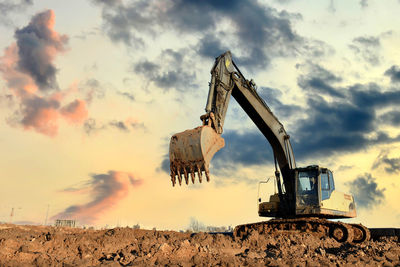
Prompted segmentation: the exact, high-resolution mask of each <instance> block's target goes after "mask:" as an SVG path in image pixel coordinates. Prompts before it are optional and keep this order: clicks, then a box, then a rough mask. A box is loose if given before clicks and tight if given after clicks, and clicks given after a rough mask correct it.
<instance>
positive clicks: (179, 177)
mask: <svg viewBox="0 0 400 267" xmlns="http://www.w3.org/2000/svg"><path fill="white" fill-rule="evenodd" d="M178 181H179V185H182V176H181V172H180V171H179V169H178Z"/></svg>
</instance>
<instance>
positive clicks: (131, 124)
mask: <svg viewBox="0 0 400 267" xmlns="http://www.w3.org/2000/svg"><path fill="white" fill-rule="evenodd" d="M110 127H111V128H113V129H117V130H119V131H121V132H125V133H129V132H131V131H132V130H143V131H147V127H146V125H145V124H144V123H143V122H139V121H138V120H136V119H134V118H131V117H129V118H127V119H125V121H122V120H111V121H108V122H103V123H99V122H98V121H97V120H96V119H94V118H89V119H87V120H85V122H84V124H83V129H84V131H85V132H86V134H87V135H91V134H94V133H97V132H99V131H102V130H106V129H110Z"/></svg>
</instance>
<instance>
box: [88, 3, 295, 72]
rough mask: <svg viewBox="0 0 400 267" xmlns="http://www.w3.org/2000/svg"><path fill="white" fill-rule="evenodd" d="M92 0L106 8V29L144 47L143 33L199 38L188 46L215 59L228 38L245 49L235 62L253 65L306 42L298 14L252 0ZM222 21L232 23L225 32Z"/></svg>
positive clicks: (118, 38)
mask: <svg viewBox="0 0 400 267" xmlns="http://www.w3.org/2000/svg"><path fill="white" fill-rule="evenodd" d="M93 2H94V3H96V4H98V5H100V6H101V7H102V17H103V22H104V25H103V28H104V30H105V32H106V33H107V34H108V36H109V37H110V38H111V40H113V41H115V42H122V43H125V44H126V45H128V46H136V47H143V46H145V40H144V37H143V36H144V34H146V35H151V36H153V37H156V36H157V35H161V34H163V33H164V32H167V31H168V32H173V34H179V35H183V36H193V37H195V38H196V39H198V43H197V44H194V45H193V44H188V46H187V47H186V48H192V47H195V48H196V50H199V53H200V54H202V55H207V56H212V57H215V56H217V55H216V53H217V51H220V52H221V51H222V50H223V49H224V48H226V46H225V45H221V44H224V43H227V41H226V40H229V47H230V48H231V49H234V48H237V51H242V54H237V55H235V58H236V61H237V62H238V63H239V64H240V65H241V66H243V65H246V66H247V67H248V68H254V69H255V68H259V67H265V66H267V65H269V63H270V61H271V58H272V57H276V56H288V55H294V54H296V53H297V50H298V47H299V46H300V45H301V44H302V42H303V39H302V38H301V37H300V36H298V34H297V33H296V32H295V31H294V29H293V27H292V22H291V21H292V20H298V19H300V18H301V16H300V15H299V14H293V13H288V12H287V11H284V10H283V11H278V10H276V9H274V8H271V7H269V6H267V5H263V4H261V3H259V2H254V1H250V0H244V1H243V0H234V1H226V0H224V1H212V0H207V1H201V2H199V1H194V0H185V1H183V0H171V1H168V2H166V1H164V2H152V1H143V0H142V1H140V0H139V1H134V2H130V3H123V2H122V1H93ZM222 25H230V26H229V28H228V29H226V30H224V31H221V26H222ZM217 47H218V49H216V50H214V49H215V48H217Z"/></svg>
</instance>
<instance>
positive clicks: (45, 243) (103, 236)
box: [0, 224, 400, 266]
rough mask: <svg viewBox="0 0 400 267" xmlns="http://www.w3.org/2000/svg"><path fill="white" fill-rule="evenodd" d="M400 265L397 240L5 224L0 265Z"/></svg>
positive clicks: (1, 231)
mask: <svg viewBox="0 0 400 267" xmlns="http://www.w3.org/2000/svg"><path fill="white" fill-rule="evenodd" d="M103 265H109V266H154V265H161V266H266V265H267V266H400V241H399V237H398V236H394V237H380V238H377V239H376V240H370V241H367V242H365V243H363V244H343V243H338V242H336V241H335V240H333V239H331V238H328V237H318V236H315V235H312V234H310V233H289V232H274V233H271V234H269V235H259V234H258V233H257V232H252V233H250V234H249V235H248V236H246V237H244V238H243V240H235V238H234V237H233V236H232V234H229V233H224V234H223V233H192V232H185V233H181V232H175V231H156V230H142V229H132V228H128V227H126V228H114V229H106V230H90V229H81V228H67V227H51V226H17V225H11V224H2V225H0V266H103Z"/></svg>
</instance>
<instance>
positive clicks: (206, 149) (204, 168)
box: [169, 125, 225, 186]
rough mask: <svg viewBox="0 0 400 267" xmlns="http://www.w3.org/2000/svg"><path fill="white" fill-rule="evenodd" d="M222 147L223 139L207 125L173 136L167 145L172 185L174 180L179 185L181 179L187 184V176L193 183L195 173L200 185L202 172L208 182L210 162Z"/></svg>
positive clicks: (223, 144)
mask: <svg viewBox="0 0 400 267" xmlns="http://www.w3.org/2000/svg"><path fill="white" fill-rule="evenodd" d="M224 146H225V141H224V138H222V137H221V136H220V135H219V134H217V133H216V132H215V130H214V129H213V128H212V127H210V126H208V125H204V126H200V127H197V128H194V129H192V130H186V131H184V132H181V133H177V134H175V135H173V136H172V137H171V142H170V144H169V161H170V169H171V181H172V185H173V186H175V184H176V179H178V182H179V185H181V184H182V177H183V178H184V179H185V182H186V184H189V175H190V178H191V180H192V183H194V180H195V174H196V173H197V176H198V177H199V181H200V183H201V181H202V176H203V172H204V174H205V176H206V179H207V182H209V181H210V175H209V164H210V161H211V159H212V157H213V156H214V154H215V153H216V152H217V151H218V150H220V149H221V148H223V147H224Z"/></svg>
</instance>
